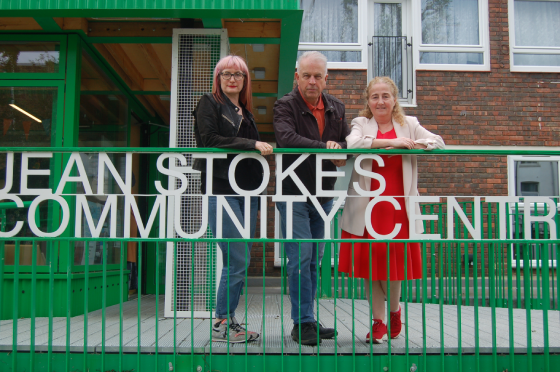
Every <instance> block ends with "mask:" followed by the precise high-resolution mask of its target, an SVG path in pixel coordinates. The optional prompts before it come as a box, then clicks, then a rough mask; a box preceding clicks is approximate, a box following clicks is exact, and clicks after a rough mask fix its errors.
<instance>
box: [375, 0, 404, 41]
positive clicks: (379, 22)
mask: <svg viewBox="0 0 560 372" xmlns="http://www.w3.org/2000/svg"><path fill="white" fill-rule="evenodd" d="M373 12H374V14H375V19H374V22H375V31H374V35H375V36H402V4H381V3H375V6H374V10H373Z"/></svg>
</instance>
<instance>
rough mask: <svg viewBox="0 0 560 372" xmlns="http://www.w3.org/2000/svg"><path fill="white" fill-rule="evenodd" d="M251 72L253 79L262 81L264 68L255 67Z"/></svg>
mask: <svg viewBox="0 0 560 372" xmlns="http://www.w3.org/2000/svg"><path fill="white" fill-rule="evenodd" d="M253 72H254V73H255V79H264V76H265V75H264V72H265V70H264V67H255V68H254V69H253Z"/></svg>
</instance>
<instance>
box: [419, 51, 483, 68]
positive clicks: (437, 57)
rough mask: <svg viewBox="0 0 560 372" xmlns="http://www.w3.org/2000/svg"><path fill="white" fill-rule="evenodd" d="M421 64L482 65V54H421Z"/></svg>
mask: <svg viewBox="0 0 560 372" xmlns="http://www.w3.org/2000/svg"><path fill="white" fill-rule="evenodd" d="M420 63H422V64H442V65H446V64H447V65H482V64H483V63H484V58H483V56H482V53H440V52H420Z"/></svg>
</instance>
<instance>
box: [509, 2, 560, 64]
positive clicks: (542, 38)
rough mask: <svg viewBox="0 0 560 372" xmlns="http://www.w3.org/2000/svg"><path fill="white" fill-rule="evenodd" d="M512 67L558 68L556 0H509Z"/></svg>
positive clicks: (558, 5)
mask: <svg viewBox="0 0 560 372" xmlns="http://www.w3.org/2000/svg"><path fill="white" fill-rule="evenodd" d="M509 25H510V27H509V30H510V59H511V70H512V71H520V72H522V71H525V72H533V71H534V72H560V33H558V30H559V29H560V0H547V1H529V0H524V1H518V0H509Z"/></svg>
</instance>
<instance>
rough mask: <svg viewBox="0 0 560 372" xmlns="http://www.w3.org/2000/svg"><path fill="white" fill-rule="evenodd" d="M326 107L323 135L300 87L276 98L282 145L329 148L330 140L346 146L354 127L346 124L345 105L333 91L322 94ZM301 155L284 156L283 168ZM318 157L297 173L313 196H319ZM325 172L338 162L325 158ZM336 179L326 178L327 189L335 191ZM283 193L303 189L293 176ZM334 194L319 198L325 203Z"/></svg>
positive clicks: (278, 138) (276, 123)
mask: <svg viewBox="0 0 560 372" xmlns="http://www.w3.org/2000/svg"><path fill="white" fill-rule="evenodd" d="M322 97H323V104H324V106H325V129H324V131H323V136H320V135H319V126H318V124H317V119H315V116H313V114H312V113H311V110H309V108H308V107H307V105H306V104H305V101H304V100H303V97H302V96H301V94H300V93H299V89H298V87H297V86H296V87H295V89H294V90H293V91H291V92H290V93H288V94H286V95H285V96H284V97H282V98H281V99H279V100H278V101H276V103H275V104H274V133H275V134H276V144H277V147H278V148H317V149H324V148H326V145H327V141H335V142H338V144H340V146H341V147H342V148H346V136H347V135H348V134H349V133H350V129H349V127H348V125H347V124H346V118H345V110H344V104H343V103H342V102H340V101H339V100H338V99H336V98H335V97H333V96H331V95H330V94H326V93H322ZM298 157H299V155H288V154H286V155H283V159H282V162H283V166H282V168H283V169H282V170H286V169H287V168H288V167H289V166H290V165H291V164H292V163H293V162H294V161H295V160H296V159H297V158H298ZM315 165H316V160H315V155H311V156H309V157H308V158H307V159H305V161H304V162H303V163H302V164H300V165H299V166H298V167H297V168H296V169H295V173H296V174H297V175H298V177H299V179H300V180H301V181H302V183H303V184H304V185H305V187H306V188H307V189H308V190H309V192H310V193H311V195H316V185H315V176H316V166H315ZM323 171H327V172H333V171H336V167H335V165H334V164H333V163H332V162H331V161H330V160H323ZM335 182H336V178H334V177H323V190H333V189H334V184H335ZM282 194H284V195H301V194H302V193H301V191H300V190H299V188H298V187H297V186H296V185H295V183H294V182H293V181H292V178H291V177H289V176H288V177H287V178H285V179H284V181H283V184H282ZM330 199H332V197H322V198H319V202H320V203H321V204H324V203H326V202H327V201H329V200H330Z"/></svg>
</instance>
